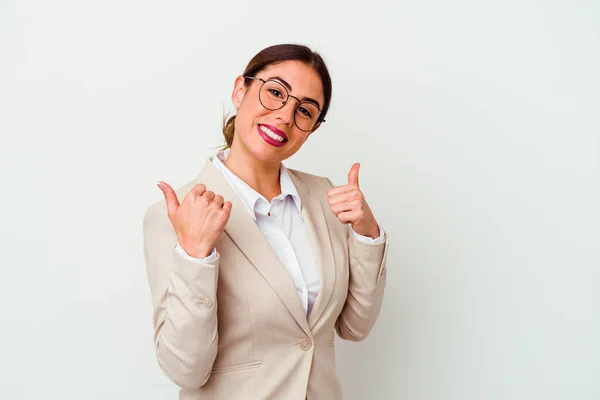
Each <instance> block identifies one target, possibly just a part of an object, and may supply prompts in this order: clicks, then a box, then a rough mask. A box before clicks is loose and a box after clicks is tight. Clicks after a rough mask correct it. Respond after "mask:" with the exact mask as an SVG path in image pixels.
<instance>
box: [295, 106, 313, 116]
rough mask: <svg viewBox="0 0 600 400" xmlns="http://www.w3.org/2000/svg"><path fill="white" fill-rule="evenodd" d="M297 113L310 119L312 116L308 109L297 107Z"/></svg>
mask: <svg viewBox="0 0 600 400" xmlns="http://www.w3.org/2000/svg"><path fill="white" fill-rule="evenodd" d="M298 111H300V112H301V113H302V115H304V116H305V117H308V118H312V114H311V113H310V111H308V109H306V108H304V107H302V106H301V107H298Z"/></svg>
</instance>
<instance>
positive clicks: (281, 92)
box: [244, 76, 325, 132]
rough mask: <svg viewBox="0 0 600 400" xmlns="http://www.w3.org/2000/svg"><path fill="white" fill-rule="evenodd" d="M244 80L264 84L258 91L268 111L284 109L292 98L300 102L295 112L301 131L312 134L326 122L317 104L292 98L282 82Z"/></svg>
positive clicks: (259, 98)
mask: <svg viewBox="0 0 600 400" xmlns="http://www.w3.org/2000/svg"><path fill="white" fill-rule="evenodd" d="M244 78H246V79H250V80H254V81H261V82H262V85H261V86H260V89H259V91H258V101H260V104H262V106H263V107H264V108H266V109H267V110H271V111H275V110H279V109H281V108H283V106H285V105H286V104H287V102H288V100H289V99H290V97H293V98H294V99H296V100H298V103H299V104H298V106H297V107H296V110H295V111H294V123H295V124H296V126H297V127H298V129H300V130H301V131H304V132H310V131H312V130H313V129H314V128H315V125H317V124H318V123H320V122H325V120H324V119H322V118H321V109H320V108H319V107H318V106H317V105H316V104H315V103H312V102H309V101H301V100H300V99H299V98H297V97H295V96H292V95H291V94H290V93H289V92H288V90H287V89H286V87H285V86H283V84H282V83H281V82H279V81H276V80H273V79H269V80H266V81H265V80H264V79H261V78H257V77H254V76H244Z"/></svg>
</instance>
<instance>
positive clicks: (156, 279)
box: [143, 204, 219, 389]
mask: <svg viewBox="0 0 600 400" xmlns="http://www.w3.org/2000/svg"><path fill="white" fill-rule="evenodd" d="M143 232H144V256H145V260H146V272H147V276H148V283H149V284H150V291H151V294H152V305H153V323H154V344H155V349H156V357H157V359H158V363H159V365H160V367H161V369H162V370H163V371H164V373H165V374H166V375H167V376H168V377H169V379H171V380H172V381H173V382H174V383H175V384H177V385H178V386H180V387H183V388H187V389H195V388H199V387H201V386H202V385H204V384H205V383H206V381H207V380H208V378H209V377H210V373H211V370H212V366H213V363H214V361H215V358H216V356H217V347H218V332H217V297H216V295H217V281H218V275H219V256H218V253H217V257H216V259H214V260H213V261H211V262H207V263H198V262H194V261H191V260H189V259H186V258H185V257H183V256H182V255H181V253H180V252H178V251H176V246H177V244H178V240H177V235H176V233H175V231H174V230H173V227H172V225H171V221H170V220H169V218H168V216H167V213H166V207H161V204H155V205H153V206H152V207H150V208H149V209H148V211H147V212H146V214H145V216H144V224H143Z"/></svg>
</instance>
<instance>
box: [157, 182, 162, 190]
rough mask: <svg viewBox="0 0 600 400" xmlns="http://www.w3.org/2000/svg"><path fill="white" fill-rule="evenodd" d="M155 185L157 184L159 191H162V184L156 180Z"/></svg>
mask: <svg viewBox="0 0 600 400" xmlns="http://www.w3.org/2000/svg"><path fill="white" fill-rule="evenodd" d="M156 186H158V188H159V189H160V191H161V192H162V185H161V184H160V182H158V183H157V184H156Z"/></svg>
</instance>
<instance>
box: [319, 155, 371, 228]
mask: <svg viewBox="0 0 600 400" xmlns="http://www.w3.org/2000/svg"><path fill="white" fill-rule="evenodd" d="M359 168H360V164H359V163H355V164H354V165H352V168H350V172H348V184H347V185H343V186H336V187H333V188H331V189H329V190H328V191H327V199H328V200H327V202H328V203H329V207H330V208H331V212H333V213H334V214H335V216H336V217H337V218H338V219H339V220H340V222H342V223H344V224H351V225H352V229H353V230H354V232H356V233H358V234H359V235H363V236H368V237H370V238H372V239H376V238H377V237H379V226H378V225H377V221H376V220H375V217H374V216H373V213H372V212H371V209H370V208H369V205H368V204H367V201H366V200H365V196H364V195H363V193H362V192H361V191H360V187H359V185H358V170H359Z"/></svg>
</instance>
